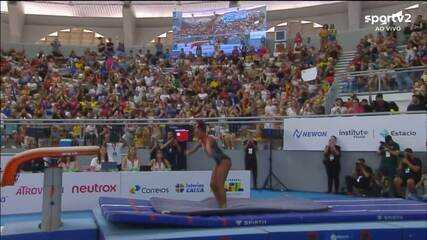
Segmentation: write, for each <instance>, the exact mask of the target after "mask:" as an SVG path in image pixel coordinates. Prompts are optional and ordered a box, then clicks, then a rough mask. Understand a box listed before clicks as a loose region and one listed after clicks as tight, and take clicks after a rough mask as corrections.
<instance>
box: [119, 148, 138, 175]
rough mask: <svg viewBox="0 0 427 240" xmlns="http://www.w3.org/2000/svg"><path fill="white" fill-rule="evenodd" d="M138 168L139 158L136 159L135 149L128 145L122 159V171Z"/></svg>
mask: <svg viewBox="0 0 427 240" xmlns="http://www.w3.org/2000/svg"><path fill="white" fill-rule="evenodd" d="M139 168H140V160H139V159H138V156H137V153H136V149H135V148H133V147H129V148H128V153H127V155H126V156H125V157H124V158H123V161H122V171H139Z"/></svg>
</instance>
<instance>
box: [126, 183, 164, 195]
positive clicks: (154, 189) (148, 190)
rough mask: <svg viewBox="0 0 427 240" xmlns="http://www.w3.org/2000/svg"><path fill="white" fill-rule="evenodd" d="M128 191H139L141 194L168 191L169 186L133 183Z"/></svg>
mask: <svg viewBox="0 0 427 240" xmlns="http://www.w3.org/2000/svg"><path fill="white" fill-rule="evenodd" d="M129 192H130V193H132V194H136V193H138V192H141V193H143V194H147V193H168V192H169V188H167V187H161V188H159V187H147V186H140V185H133V186H132V187H131V188H130V190H129Z"/></svg>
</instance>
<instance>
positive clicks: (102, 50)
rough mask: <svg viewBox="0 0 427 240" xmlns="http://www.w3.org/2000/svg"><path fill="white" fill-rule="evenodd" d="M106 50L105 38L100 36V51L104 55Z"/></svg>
mask: <svg viewBox="0 0 427 240" xmlns="http://www.w3.org/2000/svg"><path fill="white" fill-rule="evenodd" d="M104 51H105V42H104V38H99V44H98V53H99V54H101V55H103V54H104Z"/></svg>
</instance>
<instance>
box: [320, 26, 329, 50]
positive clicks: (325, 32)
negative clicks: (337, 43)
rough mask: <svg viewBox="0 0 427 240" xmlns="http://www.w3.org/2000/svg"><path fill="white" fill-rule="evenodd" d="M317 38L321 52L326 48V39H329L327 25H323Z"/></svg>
mask: <svg viewBox="0 0 427 240" xmlns="http://www.w3.org/2000/svg"><path fill="white" fill-rule="evenodd" d="M319 37H320V49H321V50H323V49H324V48H325V47H326V44H327V41H328V37H329V29H328V25H327V24H325V25H323V27H322V29H320V32H319Z"/></svg>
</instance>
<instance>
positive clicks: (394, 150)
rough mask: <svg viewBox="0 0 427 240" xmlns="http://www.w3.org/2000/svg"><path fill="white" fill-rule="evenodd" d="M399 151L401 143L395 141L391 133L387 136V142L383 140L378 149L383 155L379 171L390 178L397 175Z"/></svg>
mask: <svg viewBox="0 0 427 240" xmlns="http://www.w3.org/2000/svg"><path fill="white" fill-rule="evenodd" d="M399 153H400V147H399V144H397V143H396V142H394V141H393V138H392V137H391V136H390V135H387V136H385V142H381V144H380V147H379V149H378V154H379V155H381V163H380V168H379V171H380V172H381V173H382V174H383V175H384V176H385V177H387V178H389V179H390V180H391V179H393V178H394V177H395V175H396V169H397V158H398V157H399Z"/></svg>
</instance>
